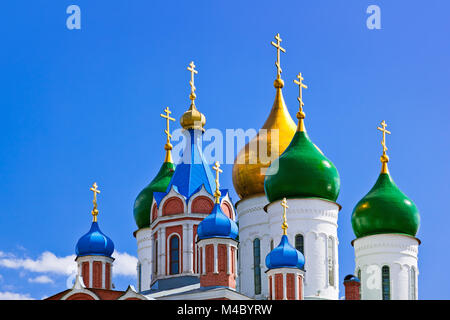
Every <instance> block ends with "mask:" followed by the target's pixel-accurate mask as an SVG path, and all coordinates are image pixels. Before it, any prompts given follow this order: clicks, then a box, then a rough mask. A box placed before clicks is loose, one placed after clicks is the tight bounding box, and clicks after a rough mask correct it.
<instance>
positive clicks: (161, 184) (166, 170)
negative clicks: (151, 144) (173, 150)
mask: <svg viewBox="0 0 450 320" xmlns="http://www.w3.org/2000/svg"><path fill="white" fill-rule="evenodd" d="M174 171H175V165H174V164H173V163H172V162H164V163H163V164H162V166H161V169H159V172H158V174H157V175H156V177H155V178H154V179H153V180H152V182H150V184H149V185H148V186H146V187H145V188H144V189H143V190H142V191H141V192H140V193H139V195H138V196H137V198H136V200H135V201H134V209H133V214H134V220H135V221H136V225H137V226H138V228H139V229H141V228H146V227H149V226H150V215H151V213H150V211H151V205H152V202H153V192H165V191H166V189H167V186H168V185H169V183H170V179H171V178H172V175H173V173H174Z"/></svg>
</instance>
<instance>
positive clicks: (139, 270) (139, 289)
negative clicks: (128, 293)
mask: <svg viewBox="0 0 450 320" xmlns="http://www.w3.org/2000/svg"><path fill="white" fill-rule="evenodd" d="M137 269H138V270H137V272H138V279H137V281H138V291H139V292H141V279H142V278H141V276H142V267H141V263H140V262H138V265H137Z"/></svg>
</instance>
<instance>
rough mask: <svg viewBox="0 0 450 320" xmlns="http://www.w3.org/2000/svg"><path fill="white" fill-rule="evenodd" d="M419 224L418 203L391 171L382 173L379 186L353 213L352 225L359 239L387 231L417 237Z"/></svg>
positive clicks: (372, 190) (377, 183)
mask: <svg viewBox="0 0 450 320" xmlns="http://www.w3.org/2000/svg"><path fill="white" fill-rule="evenodd" d="M419 224H420V216H419V211H418V210H417V207H416V205H415V204H414V202H412V201H411V199H409V198H408V197H407V196H406V195H405V194H404V193H403V192H402V191H401V190H400V189H399V188H398V187H397V185H396V184H395V183H394V180H393V179H392V177H391V176H390V174H389V172H382V173H380V175H379V177H378V179H377V181H376V183H375V185H374V186H373V187H372V189H371V190H370V191H369V193H368V194H366V195H365V196H364V198H362V199H361V200H360V201H359V202H358V203H357V205H356V206H355V208H354V209H353V213H352V227H353V232H354V233H355V235H356V237H357V238H361V237H364V236H368V235H374V234H383V233H401V234H406V235H410V236H413V237H414V236H415V235H416V234H417V231H418V229H419Z"/></svg>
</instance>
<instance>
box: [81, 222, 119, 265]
mask: <svg viewBox="0 0 450 320" xmlns="http://www.w3.org/2000/svg"><path fill="white" fill-rule="evenodd" d="M113 252H114V243H113V241H112V240H111V239H110V238H109V237H108V236H106V235H105V234H104V233H103V232H102V231H101V230H100V228H99V226H98V222H96V221H94V222H92V225H91V229H90V230H89V232H88V233H86V234H85V235H84V236H82V237H81V238H80V240H78V242H77V245H76V247H75V253H76V254H77V256H78V257H82V256H105V257H111V255H112V253H113Z"/></svg>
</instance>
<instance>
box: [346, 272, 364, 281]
mask: <svg viewBox="0 0 450 320" xmlns="http://www.w3.org/2000/svg"><path fill="white" fill-rule="evenodd" d="M353 281H355V282H361V281H360V280H359V279H358V277H356V276H354V275H353V274H348V275H346V276H345V278H344V283H345V282H353Z"/></svg>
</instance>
